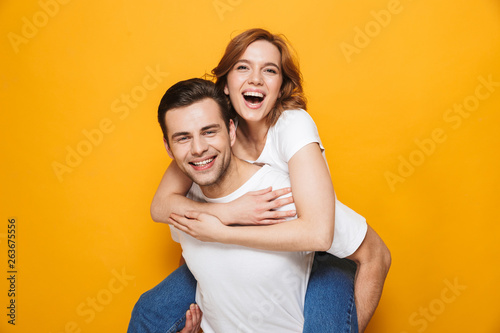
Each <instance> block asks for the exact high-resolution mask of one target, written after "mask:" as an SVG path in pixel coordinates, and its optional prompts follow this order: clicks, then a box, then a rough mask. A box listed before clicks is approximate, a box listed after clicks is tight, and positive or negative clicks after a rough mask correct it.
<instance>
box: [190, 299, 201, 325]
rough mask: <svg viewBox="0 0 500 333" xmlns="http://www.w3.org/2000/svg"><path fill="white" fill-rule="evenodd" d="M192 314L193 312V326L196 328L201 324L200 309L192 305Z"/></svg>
mask: <svg viewBox="0 0 500 333" xmlns="http://www.w3.org/2000/svg"><path fill="white" fill-rule="evenodd" d="M192 312H193V325H194V326H196V325H198V324H199V323H200V322H201V311H200V307H199V306H198V305H197V304H194V306H193V310H192Z"/></svg>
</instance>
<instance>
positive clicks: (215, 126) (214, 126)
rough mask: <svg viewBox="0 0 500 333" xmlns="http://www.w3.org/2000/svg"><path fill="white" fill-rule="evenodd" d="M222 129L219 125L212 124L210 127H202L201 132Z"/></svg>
mask: <svg viewBox="0 0 500 333" xmlns="http://www.w3.org/2000/svg"><path fill="white" fill-rule="evenodd" d="M220 127H221V126H220V125H219V124H210V125H207V126H204V127H202V128H201V131H207V130H209V129H220Z"/></svg>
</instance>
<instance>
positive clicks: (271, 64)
mask: <svg viewBox="0 0 500 333" xmlns="http://www.w3.org/2000/svg"><path fill="white" fill-rule="evenodd" d="M240 62H242V63H245V64H251V62H250V61H249V60H246V59H240V60H238V61H236V64H238V63H240ZM267 66H273V67H276V68H277V69H280V66H278V65H277V64H275V63H274V62H266V63H264V67H267Z"/></svg>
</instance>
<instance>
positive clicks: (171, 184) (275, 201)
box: [151, 162, 295, 225]
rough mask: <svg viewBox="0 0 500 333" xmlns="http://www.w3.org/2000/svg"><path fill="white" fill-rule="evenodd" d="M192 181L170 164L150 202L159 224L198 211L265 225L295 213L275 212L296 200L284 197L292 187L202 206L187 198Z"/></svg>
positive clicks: (224, 219) (225, 219)
mask: <svg viewBox="0 0 500 333" xmlns="http://www.w3.org/2000/svg"><path fill="white" fill-rule="evenodd" d="M192 184H193V182H192V181H191V179H189V178H188V177H187V176H186V175H185V174H184V173H183V172H182V171H181V170H180V169H179V167H178V166H177V164H176V163H175V162H172V163H170V165H169V167H168V168H167V170H166V171H165V174H164V175H163V177H162V179H161V182H160V185H159V186H158V189H157V191H156V193H155V196H154V198H153V202H152V203H151V217H152V218H153V220H154V221H156V222H163V223H170V222H169V216H170V215H171V214H173V213H175V214H178V215H185V214H186V213H187V212H188V211H197V212H203V213H207V214H212V215H215V216H217V217H218V218H219V219H220V221H221V222H222V223H224V224H227V225H231V224H235V223H238V224H247V225H253V224H257V225H266V224H272V223H277V222H282V221H284V220H285V218H286V217H291V216H294V215H295V211H275V210H273V209H276V208H279V207H281V206H284V205H287V204H289V203H291V202H293V198H291V197H289V198H281V199H280V197H281V196H283V195H285V194H288V193H290V188H285V189H277V190H275V191H273V190H272V189H271V188H267V189H264V190H261V191H253V192H249V193H247V194H245V195H244V196H242V197H241V198H239V199H237V200H235V201H233V202H230V203H223V204H222V203H202V202H197V201H193V200H191V199H188V198H186V194H187V192H188V191H189V188H190V187H191V185H192Z"/></svg>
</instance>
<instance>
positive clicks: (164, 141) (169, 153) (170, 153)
mask: <svg viewBox="0 0 500 333" xmlns="http://www.w3.org/2000/svg"><path fill="white" fill-rule="evenodd" d="M163 144H164V145H165V149H166V150H167V154H168V156H169V157H170V158H171V159H174V155H173V154H172V151H171V150H170V147H169V146H168V142H167V139H165V138H163Z"/></svg>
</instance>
